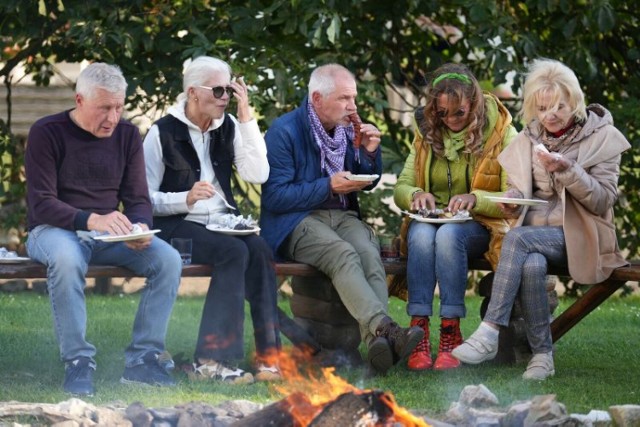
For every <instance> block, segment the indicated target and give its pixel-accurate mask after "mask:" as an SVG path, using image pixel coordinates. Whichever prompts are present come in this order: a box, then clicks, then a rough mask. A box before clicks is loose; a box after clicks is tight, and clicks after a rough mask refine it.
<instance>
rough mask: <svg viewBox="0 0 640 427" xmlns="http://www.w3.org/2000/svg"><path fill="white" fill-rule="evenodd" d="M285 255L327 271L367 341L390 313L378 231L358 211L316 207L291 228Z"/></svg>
mask: <svg viewBox="0 0 640 427" xmlns="http://www.w3.org/2000/svg"><path fill="white" fill-rule="evenodd" d="M285 251H286V254H287V256H288V257H289V258H290V259H292V260H294V261H297V262H302V263H305V264H309V265H312V266H314V267H316V268H317V269H318V270H320V271H321V272H323V273H324V274H326V275H327V276H328V277H329V278H330V279H331V282H332V283H333V286H334V287H335V288H336V291H337V292H338V295H340V298H341V299H342V303H343V304H344V305H345V307H346V308H347V310H348V311H349V313H350V314H351V315H352V316H353V317H354V318H355V319H356V321H357V322H358V323H359V325H360V336H361V337H362V340H363V341H364V342H365V344H367V345H368V344H369V342H370V341H371V339H372V338H373V336H374V335H375V330H376V328H377V327H378V325H379V324H380V321H381V320H382V318H383V317H384V316H385V315H386V314H387V303H388V299H389V296H388V291H387V280H386V273H385V271H384V266H383V265H382V260H381V259H380V245H379V243H378V239H377V237H376V235H375V233H374V231H373V230H372V229H371V227H369V226H368V225H367V224H365V223H364V222H362V221H361V220H360V219H358V217H357V215H356V213H355V212H354V211H341V210H337V209H332V210H317V211H313V212H311V213H310V214H309V215H308V216H307V217H306V218H305V219H303V220H302V221H301V222H300V224H298V226H297V227H296V228H295V229H294V230H293V232H292V233H291V235H290V236H289V239H288V241H287V244H286V247H285Z"/></svg>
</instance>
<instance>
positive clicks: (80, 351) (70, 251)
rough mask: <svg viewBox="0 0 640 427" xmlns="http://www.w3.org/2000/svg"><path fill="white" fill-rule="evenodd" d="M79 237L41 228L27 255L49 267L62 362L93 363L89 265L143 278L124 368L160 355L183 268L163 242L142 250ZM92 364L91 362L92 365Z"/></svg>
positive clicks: (29, 243)
mask: <svg viewBox="0 0 640 427" xmlns="http://www.w3.org/2000/svg"><path fill="white" fill-rule="evenodd" d="M83 234H84V236H83V237H80V235H79V234H77V233H76V232H75V231H69V230H64V229H61V228H57V227H53V226H50V225H39V226H37V227H36V228H34V229H33V230H31V231H30V232H29V238H28V240H27V252H28V253H29V256H30V257H31V258H33V259H34V260H36V261H38V262H41V263H42V264H44V265H46V266H47V288H48V290H49V295H50V300H51V310H52V313H53V322H54V327H55V333H56V336H57V338H58V344H59V347H60V357H61V359H62V361H64V362H68V361H71V360H74V359H77V358H78V357H81V356H82V357H88V358H90V359H91V360H94V356H95V354H96V348H95V347H94V346H93V345H92V344H90V343H89V342H87V341H86V338H85V335H86V329H87V327H86V323H87V309H86V305H85V296H84V288H85V286H86V281H85V274H86V272H87V269H88V266H89V264H95V265H115V266H121V267H126V268H128V269H130V270H131V271H133V272H134V273H136V274H139V275H142V276H144V277H146V278H147V283H146V286H145V287H144V289H143V291H142V295H141V297H140V303H139V304H138V312H137V313H136V317H135V320H134V324H133V334H132V339H131V343H130V344H129V346H128V347H127V349H126V351H125V363H126V366H127V367H131V366H135V365H139V364H141V363H142V357H143V356H144V355H145V354H146V353H148V352H155V353H160V352H162V351H164V343H165V336H166V333H167V326H168V323H169V317H170V316H171V310H172V309H173V303H174V302H175V299H176V296H177V293H178V286H179V285H180V274H181V270H182V263H181V260H180V255H179V254H178V252H177V251H175V250H174V249H173V248H172V247H171V246H170V245H168V244H167V243H166V242H164V241H162V240H160V239H158V238H156V237H154V238H153V240H152V242H151V246H149V247H148V248H147V249H144V250H140V251H137V250H133V249H129V248H128V247H127V246H126V245H125V244H124V243H122V242H119V243H105V242H100V241H96V240H93V239H91V238H90V237H88V233H83ZM94 362H95V361H94Z"/></svg>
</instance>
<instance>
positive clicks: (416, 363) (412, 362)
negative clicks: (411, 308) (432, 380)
mask: <svg viewBox="0 0 640 427" xmlns="http://www.w3.org/2000/svg"><path fill="white" fill-rule="evenodd" d="M411 326H418V327H420V328H422V330H423V331H424V338H422V340H421V341H420V342H419V343H418V345H417V346H416V348H414V349H413V351H412V352H411V355H410V356H409V360H408V361H407V367H408V368H409V369H410V370H412V371H424V370H425V369H429V368H431V366H432V365H433V361H432V360H431V344H430V343H429V318H428V317H419V316H413V317H411Z"/></svg>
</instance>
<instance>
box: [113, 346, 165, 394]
mask: <svg viewBox="0 0 640 427" xmlns="http://www.w3.org/2000/svg"><path fill="white" fill-rule="evenodd" d="M142 360H143V361H144V363H142V364H140V365H136V366H132V367H130V368H125V369H124V374H122V378H120V382H121V383H123V384H146V385H155V386H160V387H170V386H174V385H176V382H175V381H174V380H173V378H171V375H169V374H168V373H167V371H166V370H165V369H164V368H163V367H162V366H160V363H159V362H158V355H157V354H156V353H147V354H146V355H145V356H144V357H143V358H142Z"/></svg>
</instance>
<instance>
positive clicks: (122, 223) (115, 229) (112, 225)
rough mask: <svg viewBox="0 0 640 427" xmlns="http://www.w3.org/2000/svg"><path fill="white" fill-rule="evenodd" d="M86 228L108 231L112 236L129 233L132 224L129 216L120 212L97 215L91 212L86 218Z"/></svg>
mask: <svg viewBox="0 0 640 427" xmlns="http://www.w3.org/2000/svg"><path fill="white" fill-rule="evenodd" d="M87 228H88V229H89V230H96V231H100V232H103V233H105V232H106V233H109V234H111V235H113V236H119V235H122V234H129V233H131V230H132V229H133V225H132V224H131V221H129V218H127V217H126V216H125V215H124V214H123V213H122V212H119V211H113V212H111V213H108V214H106V215H99V214H97V213H92V214H91V215H89V219H88V220H87Z"/></svg>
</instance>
